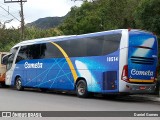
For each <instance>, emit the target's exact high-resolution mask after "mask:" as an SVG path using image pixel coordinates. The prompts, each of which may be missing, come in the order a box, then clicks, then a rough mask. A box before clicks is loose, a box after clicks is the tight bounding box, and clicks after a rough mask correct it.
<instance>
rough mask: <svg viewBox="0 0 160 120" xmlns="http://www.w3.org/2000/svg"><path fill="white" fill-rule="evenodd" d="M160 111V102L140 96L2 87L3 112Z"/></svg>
mask: <svg viewBox="0 0 160 120" xmlns="http://www.w3.org/2000/svg"><path fill="white" fill-rule="evenodd" d="M2 110H3V111H137V110H138V111H146V110H147V111H160V102H158V101H154V100H151V99H147V98H144V97H141V96H128V97H121V98H116V99H109V98H102V97H93V98H88V99H83V98H78V97H77V96H76V95H71V94H63V93H55V92H47V93H42V92H40V91H38V90H30V89H27V90H25V91H17V90H15V89H13V88H0V111H2Z"/></svg>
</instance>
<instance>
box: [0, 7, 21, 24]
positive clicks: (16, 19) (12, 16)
mask: <svg viewBox="0 0 160 120" xmlns="http://www.w3.org/2000/svg"><path fill="white" fill-rule="evenodd" d="M0 8H2V9H3V10H4V11H6V12H7V13H8V14H9V15H11V16H12V17H13V18H15V19H16V20H18V21H19V22H21V21H20V20H19V19H18V18H16V17H15V16H14V15H12V14H11V13H10V12H9V11H8V10H6V9H5V8H3V7H2V6H0Z"/></svg>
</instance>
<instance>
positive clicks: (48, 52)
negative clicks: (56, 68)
mask: <svg viewBox="0 0 160 120" xmlns="http://www.w3.org/2000/svg"><path fill="white" fill-rule="evenodd" d="M60 57H63V55H62V53H61V52H60V51H59V49H58V48H57V47H55V46H54V45H53V44H52V43H44V44H41V58H60Z"/></svg>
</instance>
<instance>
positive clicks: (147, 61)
mask: <svg viewBox="0 0 160 120" xmlns="http://www.w3.org/2000/svg"><path fill="white" fill-rule="evenodd" d="M131 61H132V63H135V64H146V65H153V63H154V58H146V57H137V56H132V57H131Z"/></svg>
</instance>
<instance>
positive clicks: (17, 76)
mask: <svg viewBox="0 0 160 120" xmlns="http://www.w3.org/2000/svg"><path fill="white" fill-rule="evenodd" d="M19 77H20V78H21V76H20V75H16V76H15V78H14V85H16V80H17V78H19ZM21 82H22V81H21Z"/></svg>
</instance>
